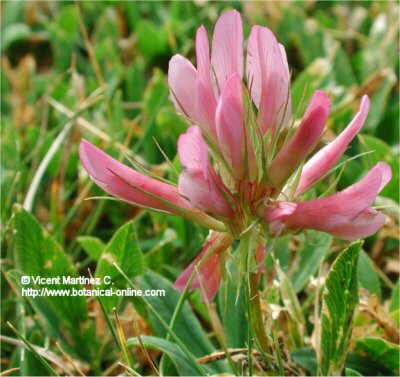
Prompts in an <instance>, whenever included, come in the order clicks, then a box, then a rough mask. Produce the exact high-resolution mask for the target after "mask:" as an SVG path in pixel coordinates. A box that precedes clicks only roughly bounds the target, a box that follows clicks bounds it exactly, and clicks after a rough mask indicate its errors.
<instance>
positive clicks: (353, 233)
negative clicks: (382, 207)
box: [330, 208, 386, 241]
mask: <svg viewBox="0 0 400 377" xmlns="http://www.w3.org/2000/svg"><path fill="white" fill-rule="evenodd" d="M385 221H386V216H385V215H384V214H383V213H382V212H379V211H376V210H374V209H373V208H367V209H366V210H364V211H363V212H361V213H360V214H359V215H358V216H357V217H356V218H354V219H353V220H352V221H348V222H346V223H343V224H338V225H336V226H335V227H334V228H333V229H332V230H331V231H330V233H331V234H332V235H334V236H335V237H337V238H341V239H342V240H349V241H353V240H356V239H359V238H364V237H368V236H371V235H372V234H374V233H376V232H377V231H378V230H379V229H380V228H381V227H382V226H383V225H384V224H385Z"/></svg>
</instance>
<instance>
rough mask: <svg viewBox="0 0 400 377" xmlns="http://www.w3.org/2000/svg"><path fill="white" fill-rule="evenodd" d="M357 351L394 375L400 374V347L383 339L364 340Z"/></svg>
mask: <svg viewBox="0 0 400 377" xmlns="http://www.w3.org/2000/svg"><path fill="white" fill-rule="evenodd" d="M355 351H356V352H359V353H360V354H362V355H366V356H367V357H368V358H369V359H370V360H372V361H373V362H375V363H377V364H379V365H382V366H383V367H385V368H387V369H389V370H390V371H391V372H392V373H394V374H393V375H399V373H400V346H399V345H397V344H394V343H390V342H388V341H386V340H384V339H382V338H374V337H370V338H364V339H361V340H358V341H357V343H356V346H355Z"/></svg>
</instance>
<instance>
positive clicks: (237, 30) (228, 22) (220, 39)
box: [211, 10, 243, 90]
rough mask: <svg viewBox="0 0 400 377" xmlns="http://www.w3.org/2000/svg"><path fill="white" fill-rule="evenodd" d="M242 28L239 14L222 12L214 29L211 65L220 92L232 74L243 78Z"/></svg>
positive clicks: (233, 11)
mask: <svg viewBox="0 0 400 377" xmlns="http://www.w3.org/2000/svg"><path fill="white" fill-rule="evenodd" d="M242 46H243V27H242V19H241V17H240V13H239V12H237V11H236V10H232V11H227V12H224V13H223V14H222V15H221V17H220V18H219V19H218V21H217V23H216V24H215V28H214V35H213V41H212V51H211V64H212V66H213V69H214V72H215V75H216V80H217V85H218V87H219V89H220V90H222V88H223V87H224V84H225V81H226V80H228V79H229V77H231V75H232V74H233V73H238V74H239V76H240V77H242V76H243V47H242Z"/></svg>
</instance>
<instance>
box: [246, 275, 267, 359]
mask: <svg viewBox="0 0 400 377" xmlns="http://www.w3.org/2000/svg"><path fill="white" fill-rule="evenodd" d="M258 283H259V276H258V274H257V273H253V272H250V273H249V288H250V289H249V306H250V316H251V318H250V324H251V327H252V328H253V331H254V333H255V335H256V338H257V340H258V343H259V344H260V346H261V348H262V350H263V351H264V352H269V349H270V347H269V341H268V336H267V334H266V332H265V327H264V321H263V315H262V311H261V300H260V294H259V292H258Z"/></svg>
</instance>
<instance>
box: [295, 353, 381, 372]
mask: <svg viewBox="0 0 400 377" xmlns="http://www.w3.org/2000/svg"><path fill="white" fill-rule="evenodd" d="M290 356H291V358H292V360H293V361H294V362H295V363H296V364H298V365H299V366H300V367H302V368H303V369H305V370H306V371H308V372H309V373H310V374H311V375H312V376H315V375H316V374H317V355H316V353H315V350H313V349H312V348H308V347H307V348H299V349H296V350H295V351H293V352H291V354H290ZM346 369H351V370H353V371H355V372H356V373H360V374H361V375H364V376H379V375H387V374H388V372H389V371H388V370H387V369H386V368H383V367H382V366H379V365H377V364H376V363H374V362H373V361H372V360H370V359H369V358H366V357H363V356H360V355H358V354H355V353H350V354H348V356H347V359H346V363H345V370H346Z"/></svg>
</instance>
